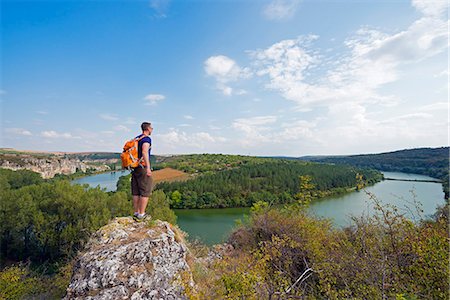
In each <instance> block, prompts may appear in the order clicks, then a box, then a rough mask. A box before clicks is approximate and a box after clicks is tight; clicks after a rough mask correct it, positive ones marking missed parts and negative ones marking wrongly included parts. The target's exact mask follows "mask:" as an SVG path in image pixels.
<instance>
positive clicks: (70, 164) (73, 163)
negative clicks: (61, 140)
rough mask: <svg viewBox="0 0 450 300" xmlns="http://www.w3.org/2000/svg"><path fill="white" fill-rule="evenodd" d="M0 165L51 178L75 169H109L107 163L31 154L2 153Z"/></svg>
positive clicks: (72, 171)
mask: <svg viewBox="0 0 450 300" xmlns="http://www.w3.org/2000/svg"><path fill="white" fill-rule="evenodd" d="M0 167H1V168H4V169H11V170H21V169H27V170H31V171H33V172H36V173H40V174H41V175H42V177H43V178H45V179H47V178H52V177H54V176H55V175H56V174H65V175H68V174H73V173H75V172H76V171H77V170H79V171H82V172H86V170H87V169H89V168H90V169H94V170H95V171H106V170H109V167H108V166H107V165H92V164H87V163H85V162H82V161H80V160H78V159H68V158H62V157H57V156H56V157H48V158H36V157H32V156H26V155H21V156H20V157H17V156H12V155H9V156H8V155H2V156H1V157H0Z"/></svg>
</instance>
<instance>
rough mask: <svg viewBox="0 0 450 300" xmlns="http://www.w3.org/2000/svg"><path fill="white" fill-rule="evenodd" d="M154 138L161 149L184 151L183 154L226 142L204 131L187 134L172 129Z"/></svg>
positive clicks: (222, 138) (224, 139)
mask: <svg viewBox="0 0 450 300" xmlns="http://www.w3.org/2000/svg"><path fill="white" fill-rule="evenodd" d="M156 138H157V140H158V141H159V143H160V145H161V146H160V147H161V148H166V149H171V150H177V151H179V149H184V151H182V152H183V153H186V152H187V151H192V150H195V149H197V150H199V149H206V147H212V146H213V144H221V143H224V142H225V141H226V140H227V139H226V138H224V137H221V136H212V135H211V134H210V133H208V132H204V131H202V132H195V133H191V134H188V133H186V132H185V131H179V130H177V129H173V128H172V129H170V131H169V132H167V133H161V134H157V135H156ZM186 149H187V150H186Z"/></svg>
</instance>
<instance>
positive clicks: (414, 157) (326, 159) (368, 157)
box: [298, 147, 449, 198]
mask: <svg viewBox="0 0 450 300" xmlns="http://www.w3.org/2000/svg"><path fill="white" fill-rule="evenodd" d="M298 159H301V160H307V161H314V162H322V163H336V164H346V165H351V166H355V167H358V168H373V169H377V170H381V171H391V172H404V173H414V174H422V175H427V176H430V177H434V178H438V179H441V180H442V181H443V186H444V192H445V194H446V198H448V193H449V189H448V185H449V183H448V181H449V177H448V176H449V147H440V148H417V149H407V150H399V151H394V152H386V153H379V154H361V155H349V156H307V157H300V158H298Z"/></svg>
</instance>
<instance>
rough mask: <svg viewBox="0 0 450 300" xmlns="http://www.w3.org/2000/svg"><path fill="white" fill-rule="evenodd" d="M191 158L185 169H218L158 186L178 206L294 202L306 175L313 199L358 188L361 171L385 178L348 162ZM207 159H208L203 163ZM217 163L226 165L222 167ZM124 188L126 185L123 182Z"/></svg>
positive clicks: (374, 179)
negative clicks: (358, 177)
mask: <svg viewBox="0 0 450 300" xmlns="http://www.w3.org/2000/svg"><path fill="white" fill-rule="evenodd" d="M191 158H192V163H190V162H189V160H188V159H187V158H186V157H184V159H183V161H182V163H181V164H182V166H186V168H183V169H184V170H186V169H190V168H192V169H195V168H199V166H201V170H214V169H216V170H218V171H216V172H213V171H207V172H205V173H204V174H202V175H199V176H198V177H196V178H194V179H191V180H188V181H185V182H171V183H167V182H164V183H160V184H158V185H157V187H156V189H161V190H163V191H164V192H165V193H166V194H167V195H168V196H169V197H170V198H171V200H172V202H171V206H172V207H173V208H215V207H248V206H251V205H252V204H253V203H256V202H257V201H266V202H271V203H274V204H275V203H292V202H294V201H296V199H297V198H298V197H299V195H297V194H298V193H300V192H301V188H300V186H301V181H302V178H303V180H305V179H306V180H310V181H311V184H312V185H313V188H312V196H313V197H314V198H322V197H325V196H328V195H331V194H338V193H345V192H347V191H348V190H350V189H352V188H353V189H354V188H355V187H356V185H357V179H356V175H357V173H359V174H361V175H362V176H363V180H364V181H365V182H366V183H369V184H370V183H375V182H377V181H379V180H381V179H382V174H381V173H379V172H377V171H375V170H369V169H364V170H363V169H356V168H354V167H349V166H336V165H330V164H318V163H306V162H299V161H289V160H282V159H269V158H256V157H240V156H230V155H227V156H222V157H220V156H215V157H214V160H213V162H214V163H213V165H209V164H208V163H207V160H210V159H211V157H208V156H203V155H197V156H191ZM202 158H205V159H206V161H203V162H202V161H201V160H202ZM220 159H222V164H220V163H219V162H220V161H221V160H220ZM240 159H243V160H240ZM223 161H226V163H225V164H223ZM217 164H219V165H223V166H225V167H220V168H219V169H218V165H217ZM233 166H239V167H233ZM173 167H174V168H177V167H179V166H177V165H173ZM197 171H198V170H197ZM121 188H122V189H126V188H127V187H126V186H123V185H122V186H121Z"/></svg>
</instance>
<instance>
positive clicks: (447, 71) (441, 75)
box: [434, 69, 450, 78]
mask: <svg viewBox="0 0 450 300" xmlns="http://www.w3.org/2000/svg"><path fill="white" fill-rule="evenodd" d="M449 76H450V72H449V70H448V69H445V70H442V71H441V72H439V73H438V74H436V75H434V77H435V78H438V77H447V78H448V77H449Z"/></svg>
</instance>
